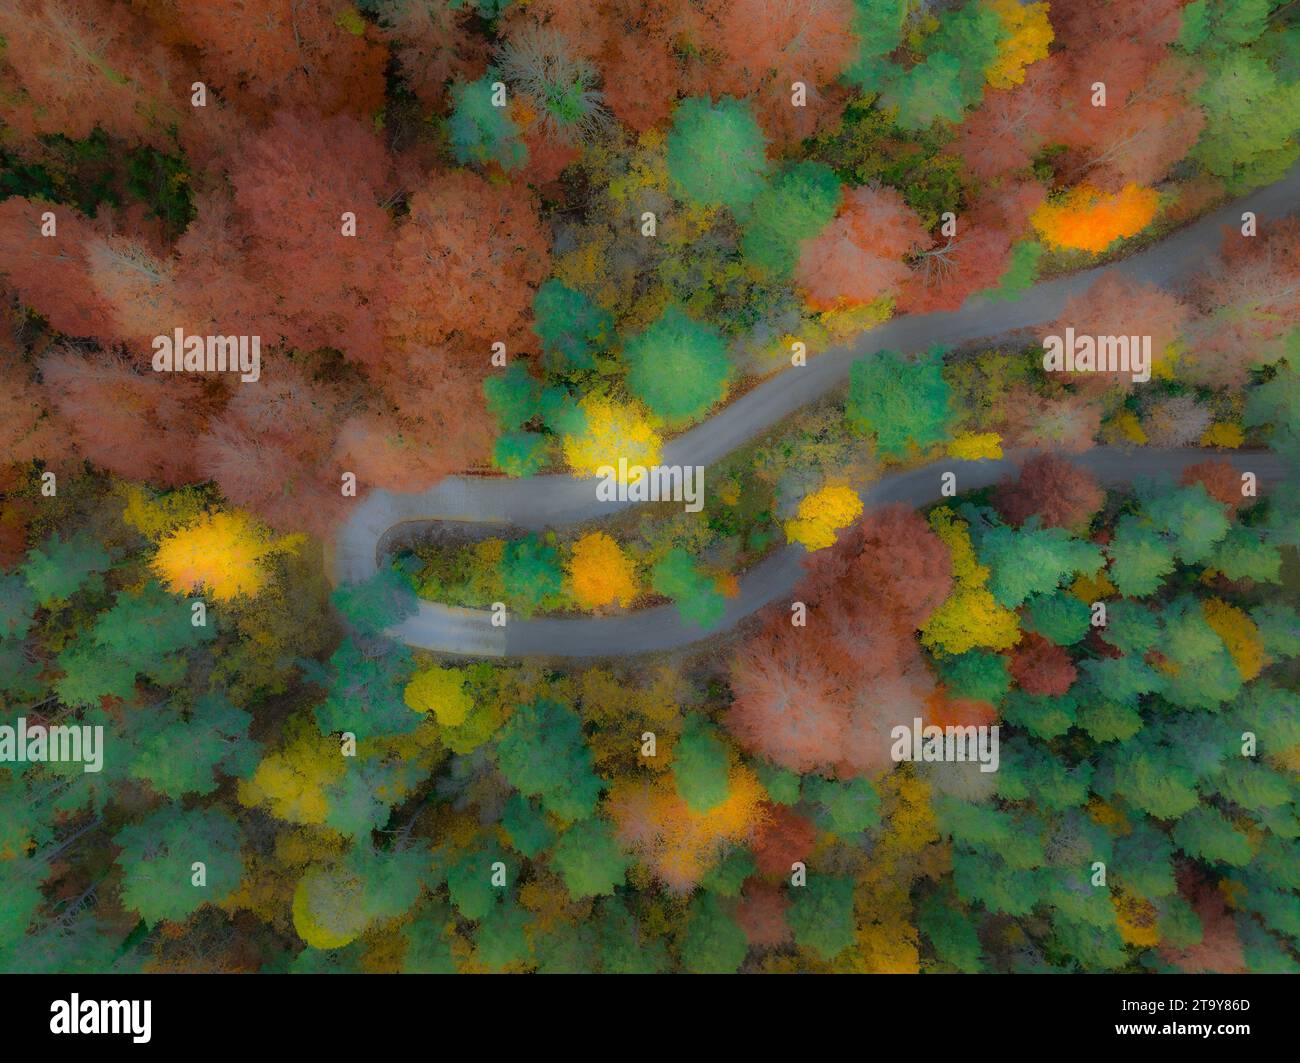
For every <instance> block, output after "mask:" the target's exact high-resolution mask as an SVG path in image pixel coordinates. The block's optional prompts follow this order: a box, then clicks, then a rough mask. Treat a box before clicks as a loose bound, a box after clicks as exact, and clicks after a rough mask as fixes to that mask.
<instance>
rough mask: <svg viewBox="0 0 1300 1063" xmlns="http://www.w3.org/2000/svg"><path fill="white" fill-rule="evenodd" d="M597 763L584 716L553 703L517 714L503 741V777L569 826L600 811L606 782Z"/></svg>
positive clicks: (499, 758) (542, 703) (499, 763)
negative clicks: (598, 802) (586, 735)
mask: <svg viewBox="0 0 1300 1063" xmlns="http://www.w3.org/2000/svg"><path fill="white" fill-rule="evenodd" d="M592 764H593V761H592V755H591V750H590V748H589V747H588V746H587V743H586V741H585V739H584V738H583V734H582V719H581V717H579V716H578V714H577V713H575V712H574V711H573V710H572V709H569V708H567V707H565V706H564V705H561V704H560V703H559V702H556V701H551V700H549V699H547V698H538V699H537V700H536V701H534V702H532V703H531V704H529V705H521V706H519V707H518V708H517V709H515V711H514V714H513V715H512V716H511V717H510V719H509V720H508V721H507V722H506V724H505V726H504V727H502V728H501V732H500V736H499V738H498V739H497V767H498V768H499V769H500V770H501V774H502V775H504V776H505V777H506V779H507V780H508V781H509V783H510V784H511V785H512V786H513V787H514V788H515V789H516V790H518V791H519V792H520V793H523V794H527V795H528V796H530V797H536V798H538V799H539V800H540V801H541V804H542V807H543V808H544V809H546V811H548V812H550V813H551V814H553V815H554V816H556V817H557V818H558V819H560V820H561V821H562V822H565V823H571V822H573V821H574V820H579V819H586V818H587V817H589V816H590V815H591V814H592V813H593V812H594V811H595V810H596V799H597V798H598V797H599V796H600V791H601V789H602V783H601V781H600V778H599V777H598V776H597V775H596V773H595V771H594V770H593V768H592Z"/></svg>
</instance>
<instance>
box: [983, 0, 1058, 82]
mask: <svg viewBox="0 0 1300 1063" xmlns="http://www.w3.org/2000/svg"><path fill="white" fill-rule="evenodd" d="M985 6H987V7H991V8H992V9H993V10H994V11H996V12H997V16H998V18H1000V19H1001V20H1002V26H1003V28H1004V29H1005V30H1006V31H1007V33H1008V34H1009V36H1008V37H1007V39H1006V40H1005V41H1004V42H1003V43H1002V45H1001V47H1000V48H999V49H998V57H997V58H996V59H994V60H993V62H992V63H991V64H990V65H989V67H988V69H987V70H985V71H984V76H985V78H986V79H987V80H988V83H989V84H990V85H992V86H993V87H994V88H995V89H1009V88H1013V87H1014V86H1016V85H1023V84H1024V81H1025V67H1027V66H1028V65H1029V64H1030V63H1036V62H1038V60H1040V59H1046V58H1047V46H1048V45H1049V44H1051V43H1052V40H1053V39H1054V38H1055V36H1056V34H1055V32H1054V31H1053V30H1052V23H1051V22H1050V21H1049V20H1048V18H1047V8H1048V5H1047V4H1022V3H1020V0H986V3H985Z"/></svg>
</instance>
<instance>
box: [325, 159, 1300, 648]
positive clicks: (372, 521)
mask: <svg viewBox="0 0 1300 1063" xmlns="http://www.w3.org/2000/svg"><path fill="white" fill-rule="evenodd" d="M1298 205H1300V164H1298V165H1297V166H1295V167H1293V168H1292V169H1291V171H1290V172H1289V173H1288V174H1287V176H1286V177H1284V178H1283V179H1282V180H1281V181H1278V182H1277V183H1275V184H1272V185H1269V186H1268V187H1266V188H1262V189H1260V190H1259V191H1257V192H1255V193H1253V194H1251V195H1250V196H1247V197H1246V198H1244V199H1241V200H1238V201H1236V202H1234V203H1231V204H1228V205H1227V206H1225V207H1223V208H1221V209H1220V210H1217V211H1215V212H1214V213H1212V214H1209V215H1207V216H1206V217H1204V218H1202V219H1200V220H1199V221H1197V222H1196V223H1195V224H1193V225H1190V226H1188V227H1186V228H1184V229H1181V230H1179V231H1178V232H1176V233H1174V234H1172V235H1171V236H1170V237H1169V238H1168V239H1166V240H1163V241H1162V242H1160V243H1159V244H1157V245H1155V246H1153V247H1151V248H1149V249H1147V250H1145V251H1143V252H1141V253H1139V254H1136V255H1133V256H1131V257H1129V258H1127V259H1124V260H1122V261H1120V262H1117V263H1115V264H1113V265H1109V266H1103V267H1098V268H1097V269H1092V270H1087V271H1085V272H1082V273H1076V274H1071V275H1070V276H1067V277H1061V278H1059V279H1056V280H1052V281H1046V282H1044V283H1042V284H1038V285H1035V286H1034V287H1033V288H1031V289H1029V291H1027V292H1026V293H1025V294H1024V295H1023V296H1022V297H1021V298H1020V299H1019V300H1017V301H1015V302H1006V301H994V300H989V299H987V298H974V299H970V300H968V301H967V302H966V304H965V305H963V306H962V307H961V309H960V310H955V311H949V312H941V313H932V314H918V315H915V316H908V317H901V318H895V319H893V320H891V321H889V322H887V323H885V324H884V325H881V326H879V327H878V328H875V329H872V330H871V331H869V332H865V333H863V334H861V335H860V336H858V337H856V338H855V339H854V341H853V342H852V343H850V344H846V345H843V346H840V347H836V348H833V349H831V350H828V351H826V352H824V353H822V354H820V355H818V356H817V357H815V358H813V359H811V360H810V361H809V362H808V364H807V365H806V366H802V367H799V368H792V369H787V370H785V371H784V372H782V373H780V374H779V375H777V376H774V377H771V378H769V379H768V380H766V381H764V382H763V383H762V384H760V385H759V386H758V387H756V388H754V389H753V390H751V391H750V392H748V393H747V394H745V395H743V396H742V397H740V398H739V399H737V400H736V401H735V402H733V403H731V404H729V405H727V406H725V407H724V408H723V409H721V410H720V411H718V413H717V414H715V415H714V416H713V417H710V418H709V419H708V420H707V421H704V422H702V423H700V424H699V425H696V426H695V427H694V428H692V429H691V430H690V431H688V432H685V433H683V434H682V435H680V436H677V437H676V438H675V439H672V440H670V441H669V442H668V443H667V444H666V445H665V446H664V450H663V456H662V459H661V460H662V462H663V464H665V465H704V466H708V465H711V464H712V463H713V462H715V461H717V460H718V459H719V458H721V457H723V456H724V455H726V454H728V453H730V452H731V451H732V450H734V449H736V448H737V447H739V446H742V445H743V444H745V443H747V442H749V441H750V440H752V439H754V438H755V437H757V436H759V435H761V434H762V433H763V432H765V431H767V430H768V429H769V428H771V427H772V426H773V425H775V424H777V423H778V422H779V421H781V420H782V419H784V418H785V417H787V416H789V415H790V414H791V413H793V412H794V411H795V410H797V409H799V408H800V407H801V406H803V405H805V404H806V403H809V402H811V401H813V400H814V399H816V398H818V397H820V396H822V395H824V394H826V393H827V392H829V391H831V390H833V389H834V388H836V387H838V386H839V385H841V384H843V383H844V381H845V380H846V379H847V377H848V374H849V369H850V367H851V366H852V364H853V362H854V361H856V360H857V359H859V358H861V357H863V356H864V355H868V354H873V353H875V352H878V351H881V350H896V351H920V350H924V349H926V348H928V347H931V346H935V345H940V346H945V347H954V346H958V345H961V344H965V343H969V342H972V341H974V340H979V339H985V338H988V339H993V338H996V337H999V336H1004V335H1007V334H1009V333H1014V332H1018V331H1020V330H1023V329H1028V328H1031V327H1033V326H1036V325H1044V324H1046V323H1049V322H1051V321H1054V320H1056V319H1057V318H1058V317H1059V316H1060V313H1061V310H1062V309H1063V307H1064V306H1065V303H1066V301H1067V300H1068V299H1069V298H1070V297H1071V296H1073V295H1076V294H1078V293H1080V292H1082V291H1084V290H1085V289H1087V288H1088V287H1089V286H1090V285H1092V284H1093V283H1094V282H1095V281H1096V280H1097V279H1098V278H1099V277H1100V276H1101V275H1102V274H1103V273H1107V272H1114V273H1117V274H1118V275H1119V276H1121V277H1124V278H1127V279H1129V280H1131V281H1133V282H1135V283H1145V284H1158V285H1161V286H1165V287H1173V286H1176V285H1177V284H1178V283H1179V282H1180V281H1181V280H1183V279H1184V278H1186V277H1187V276H1188V275H1189V274H1191V273H1193V272H1195V271H1196V270H1198V269H1199V268H1202V267H1204V266H1205V264H1206V263H1207V262H1210V261H1211V260H1212V259H1213V258H1214V256H1215V254H1216V252H1217V250H1218V247H1219V245H1220V242H1221V240H1222V235H1223V229H1224V227H1225V226H1232V227H1234V228H1236V227H1239V226H1240V224H1241V215H1242V213H1243V212H1244V211H1247V210H1249V211H1253V212H1254V213H1255V214H1256V216H1257V217H1258V220H1259V225H1260V227H1261V228H1262V227H1264V226H1266V225H1267V224H1268V223H1269V220H1270V219H1276V218H1279V217H1282V216H1285V215H1287V214H1290V213H1292V212H1294V211H1295V210H1296V208H1297V206H1298ZM1206 456H1207V455H1206V452H1204V451H1201V450H1198V449H1197V448H1186V449H1180V450H1173V449H1156V448H1138V449H1129V448H1117V447H1099V448H1096V449H1093V450H1091V451H1088V452H1086V453H1084V454H1080V455H1072V460H1074V461H1076V462H1077V463H1078V464H1080V465H1083V466H1084V467H1086V468H1088V469H1089V470H1090V471H1091V472H1092V473H1093V474H1094V475H1095V476H1097V478H1098V479H1099V480H1100V481H1101V482H1102V483H1104V484H1108V485H1113V484H1119V483H1125V482H1128V481H1131V480H1133V479H1135V478H1138V477H1142V476H1151V475H1157V474H1162V473H1177V472H1179V471H1180V470H1181V469H1183V468H1185V467H1186V466H1187V465H1189V464H1192V463H1194V462H1196V461H1199V460H1202V459H1204V458H1205V457H1206ZM1225 456H1226V457H1227V458H1228V460H1229V461H1231V462H1233V464H1234V465H1236V466H1237V467H1239V468H1240V469H1242V470H1243V471H1246V470H1249V471H1252V472H1254V473H1255V474H1256V475H1257V476H1258V478H1259V484H1260V488H1261V490H1267V489H1268V488H1269V487H1271V486H1275V485H1276V484H1277V483H1278V482H1280V481H1281V480H1282V478H1283V477H1284V476H1285V475H1286V473H1287V470H1286V468H1285V467H1284V465H1283V463H1282V462H1281V461H1280V459H1278V458H1277V457H1276V456H1274V455H1272V454H1266V453H1259V452H1248V453H1242V452H1238V453H1229V454H1227V455H1225ZM1023 457H1024V454H1015V453H1012V454H1009V455H1008V456H1007V457H1005V458H1003V459H1001V460H999V461H976V462H962V461H954V460H949V459H942V460H940V461H937V462H934V463H932V464H930V465H927V466H924V467H922V468H918V469H910V470H906V471H900V472H896V473H892V474H889V475H887V476H885V477H883V478H882V479H880V480H878V481H876V482H875V483H872V484H871V485H869V486H868V487H867V489H866V490H865V491H864V492H863V495H862V498H863V502H864V504H865V505H866V506H867V507H868V508H869V507H872V506H878V505H882V504H885V503H888V502H906V503H908V504H910V505H914V506H915V505H923V504H925V503H927V502H930V501H933V500H934V499H936V498H938V497H939V486H940V474H941V473H942V472H947V471H951V472H955V473H956V474H957V487H958V490H959V491H960V492H963V493H964V492H966V491H969V490H973V489H976V488H979V487H983V486H987V485H989V484H992V483H994V482H996V481H998V480H1000V479H1002V478H1004V477H1006V476H1009V475H1012V474H1013V473H1014V472H1015V469H1016V468H1017V466H1018V464H1019V462H1020V461H1021V460H1023ZM706 479H707V477H706ZM596 482H597V481H595V480H593V479H585V478H584V479H579V478H577V477H574V476H570V475H567V474H550V475H543V476H535V477H532V478H529V479H522V480H511V479H499V478H479V477H472V476H452V477H448V478H446V479H444V480H442V481H441V482H440V483H439V484H437V486H435V487H433V488H430V489H429V490H428V491H423V492H419V493H416V494H395V493H392V492H388V491H374V492H372V493H370V494H369V495H368V496H367V497H366V498H365V499H364V500H363V501H361V502H360V503H359V504H358V506H357V509H356V512H355V513H354V514H353V516H352V517H351V518H350V519H349V520H348V521H347V522H346V523H345V524H344V525H343V526H342V527H341V528H340V530H339V531H338V533H337V534H336V536H335V540H334V545H333V551H332V555H331V559H330V576H331V578H332V579H333V581H334V582H335V583H340V582H360V581H363V580H366V579H368V578H370V577H371V576H373V575H374V574H375V572H376V571H377V570H378V566H379V558H380V556H381V555H382V554H383V553H386V552H387V551H388V550H389V549H391V547H392V545H393V543H394V542H396V541H399V540H400V539H401V538H402V537H403V536H405V535H409V534H411V533H412V532H414V531H417V530H418V529H419V528H421V527H427V526H428V525H430V524H443V525H446V526H448V527H449V528H451V529H454V530H455V531H456V533H457V534H458V535H461V536H463V537H466V538H483V537H486V536H489V535H495V534H500V533H503V532H508V531H509V530H510V529H512V528H513V529H523V530H538V529H542V528H553V527H561V526H565V525H570V524H577V523H581V522H584V521H588V520H593V519H598V518H601V517H605V516H609V515H611V514H613V513H616V512H618V511H620V510H622V509H624V508H626V507H628V506H631V505H637V504H638V503H634V502H601V501H599V500H597V498H596V490H595V486H596ZM642 504H644V503H642ZM666 504H671V503H666ZM804 554H805V551H804V549H803V547H801V546H794V545H792V546H786V547H784V548H782V549H780V550H778V551H777V552H775V553H774V554H772V555H770V556H769V557H767V558H765V559H764V560H763V561H762V562H760V563H759V564H757V565H755V566H754V567H753V568H752V569H750V570H749V571H748V572H747V573H745V575H744V577H743V578H742V579H741V581H740V591H739V593H738V594H737V595H736V596H735V597H734V598H731V599H729V600H728V602H727V608H726V612H725V614H724V615H723V618H722V620H721V621H720V622H719V623H718V624H717V625H715V626H714V627H713V628H711V629H708V630H703V629H701V628H698V627H695V626H693V625H689V624H686V623H684V622H683V621H682V620H681V619H680V617H679V616H678V613H677V609H676V607H674V606H662V607H656V608H652V609H643V610H638V611H634V612H630V613H625V614H622V615H616V616H600V617H578V618H568V617H542V618H535V619H530V620H525V619H522V618H518V617H511V618H508V620H507V623H506V625H505V626H504V627H493V626H492V623H491V614H490V613H489V612H488V611H486V610H480V609H464V608H458V607H454V606H446V605H440V604H438V603H436V602H428V601H423V600H422V601H420V603H419V610H418V612H417V613H416V614H415V615H414V616H412V617H410V618H409V619H408V620H406V621H404V622H403V623H401V624H399V625H396V626H395V627H393V628H391V629H390V631H389V634H391V635H392V636H393V637H394V638H397V639H400V640H401V641H403V642H405V643H406V644H408V645H410V646H414V647H417V648H421V649H427V650H433V651H436V652H440V653H447V654H454V655H460V656H470V657H523V656H541V657H568V658H592V657H610V656H629V655H635V654H642V653H653V652H657V651H664V650H672V649H677V648H680V647H682V646H686V645H689V644H690V643H692V642H697V641H699V640H701V639H704V638H708V637H710V636H712V635H715V634H717V633H719V632H721V631H725V630H727V629H729V628H731V627H732V626H734V625H735V624H737V623H738V622H739V621H741V620H743V619H744V618H745V617H747V616H750V615H751V614H753V613H754V612H756V611H757V610H759V609H761V608H763V607H764V606H765V605H768V604H770V603H772V602H774V601H777V600H780V599H781V598H783V597H787V596H788V595H789V594H790V592H791V591H792V590H793V589H794V587H795V585H796V584H797V583H798V581H799V579H800V577H801V575H802V572H803V567H802V564H801V558H802V557H803V556H804Z"/></svg>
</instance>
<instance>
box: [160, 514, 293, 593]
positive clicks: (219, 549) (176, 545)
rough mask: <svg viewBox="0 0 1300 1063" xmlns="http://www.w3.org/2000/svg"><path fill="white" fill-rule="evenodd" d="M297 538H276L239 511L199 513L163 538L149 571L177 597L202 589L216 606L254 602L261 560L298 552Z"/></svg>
mask: <svg viewBox="0 0 1300 1063" xmlns="http://www.w3.org/2000/svg"><path fill="white" fill-rule="evenodd" d="M303 541H304V537H303V536H301V535H287V536H284V537H282V538H278V539H277V538H276V537H275V536H274V535H273V534H272V533H271V531H270V530H269V529H267V528H265V527H264V526H263V525H261V524H259V523H258V522H257V521H256V520H254V519H253V518H252V517H251V516H249V515H248V514H247V513H244V512H242V511H240V510H231V511H229V512H219V513H204V514H201V515H200V516H198V517H197V518H196V519H195V520H193V521H191V522H190V523H188V524H185V525H183V526H182V527H180V528H177V529H175V530H174V531H171V532H170V533H168V534H167V535H165V536H164V537H163V539H162V541H161V542H160V543H159V544H158V553H157V554H155V555H154V559H153V561H152V562H151V566H152V568H153V570H154V572H156V573H157V574H158V578H159V579H160V580H161V581H162V583H163V585H164V586H165V587H166V588H167V589H168V590H170V591H173V592H174V593H176V594H189V593H190V592H192V591H197V590H199V589H200V588H203V589H206V590H207V591H208V592H209V593H210V594H211V595H212V597H213V598H215V599H216V600H217V601H219V602H228V601H230V600H231V599H233V598H242V597H249V598H251V597H253V596H255V595H256V594H257V593H258V592H259V591H260V590H261V589H262V587H263V586H265V584H266V581H267V578H268V577H269V575H270V573H269V570H268V568H267V566H266V560H267V559H268V558H270V557H274V556H275V555H276V554H282V553H285V552H287V551H292V550H297V549H298V547H299V545H300V544H301V543H302V542H303Z"/></svg>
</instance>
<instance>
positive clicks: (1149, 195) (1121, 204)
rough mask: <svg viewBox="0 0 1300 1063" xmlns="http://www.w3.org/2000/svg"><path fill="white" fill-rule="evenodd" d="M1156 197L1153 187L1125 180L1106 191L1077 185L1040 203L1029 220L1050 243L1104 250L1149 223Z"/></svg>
mask: <svg viewBox="0 0 1300 1063" xmlns="http://www.w3.org/2000/svg"><path fill="white" fill-rule="evenodd" d="M1159 205H1160V197H1159V195H1157V193H1156V191H1155V189H1153V188H1142V187H1140V186H1139V185H1135V184H1128V185H1125V186H1124V187H1123V189H1121V190H1120V191H1119V192H1116V193H1114V194H1113V195H1108V194H1107V193H1105V192H1102V191H1100V190H1099V189H1096V188H1093V187H1092V186H1091V185H1077V186H1075V187H1074V188H1071V189H1070V190H1069V191H1068V192H1066V193H1065V195H1063V196H1061V197H1060V198H1059V199H1055V200H1052V201H1050V202H1047V203H1044V204H1043V205H1042V206H1041V207H1039V208H1038V209H1037V210H1036V211H1034V213H1033V214H1032V215H1030V218H1029V220H1030V221H1031V222H1032V223H1033V225H1034V228H1035V229H1037V230H1038V233H1039V235H1040V236H1042V238H1043V240H1044V241H1046V242H1047V243H1048V244H1049V245H1050V246H1052V247H1054V248H1058V249H1064V250H1067V251H1092V252H1094V253H1099V252H1102V251H1105V250H1106V248H1108V247H1110V245H1111V244H1113V243H1114V242H1115V241H1116V240H1119V239H1121V238H1123V237H1127V236H1133V235H1134V234H1136V233H1139V232H1141V231H1142V230H1143V229H1145V228H1146V227H1147V226H1148V225H1150V224H1151V219H1152V218H1154V217H1155V216H1156V208H1157V207H1158V206H1159Z"/></svg>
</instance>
